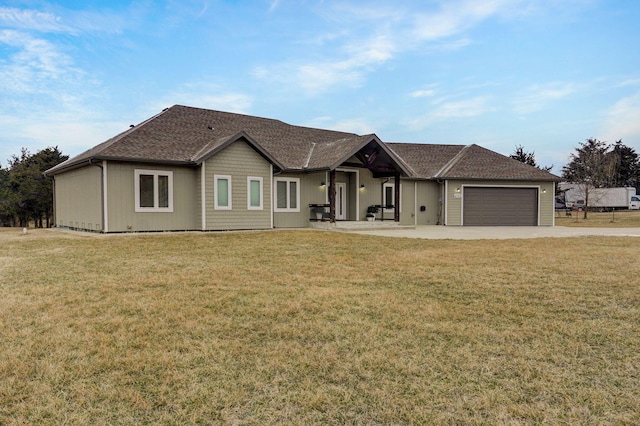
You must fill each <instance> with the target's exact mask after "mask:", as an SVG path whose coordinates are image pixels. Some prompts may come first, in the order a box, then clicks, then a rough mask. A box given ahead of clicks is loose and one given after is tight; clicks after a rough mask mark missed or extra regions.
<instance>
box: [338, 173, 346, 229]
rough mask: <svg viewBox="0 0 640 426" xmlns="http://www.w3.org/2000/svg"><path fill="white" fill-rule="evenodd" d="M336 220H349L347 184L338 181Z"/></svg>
mask: <svg viewBox="0 0 640 426" xmlns="http://www.w3.org/2000/svg"><path fill="white" fill-rule="evenodd" d="M336 220H347V184H346V183H344V182H337V183H336Z"/></svg>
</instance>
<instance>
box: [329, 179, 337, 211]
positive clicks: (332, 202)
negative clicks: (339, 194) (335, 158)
mask: <svg viewBox="0 0 640 426" xmlns="http://www.w3.org/2000/svg"><path fill="white" fill-rule="evenodd" d="M329 222H330V223H335V222H336V171H335V170H331V171H330V172H329Z"/></svg>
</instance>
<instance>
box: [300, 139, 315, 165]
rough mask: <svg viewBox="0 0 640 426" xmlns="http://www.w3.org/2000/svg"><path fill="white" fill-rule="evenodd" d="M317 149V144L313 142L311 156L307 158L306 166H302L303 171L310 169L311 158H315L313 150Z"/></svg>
mask: <svg viewBox="0 0 640 426" xmlns="http://www.w3.org/2000/svg"><path fill="white" fill-rule="evenodd" d="M314 149H316V143H315V142H311V149H310V150H309V155H308V156H307V161H306V162H305V163H304V166H302V168H303V169H308V168H309V162H310V161H311V157H312V156H313V150H314Z"/></svg>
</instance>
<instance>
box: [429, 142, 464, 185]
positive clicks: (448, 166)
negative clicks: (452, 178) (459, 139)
mask: <svg viewBox="0 0 640 426" xmlns="http://www.w3.org/2000/svg"><path fill="white" fill-rule="evenodd" d="M473 145H474V144H470V145H465V146H464V147H463V148H462V149H461V150H460V152H458V153H457V154H456V155H454V156H453V158H452V159H451V160H449V162H447V164H445V165H444V166H443V167H442V168H441V169H440V170H438V172H437V173H436V174H435V176H434V177H435V178H438V177H441V175H444V174H445V173H447V172H448V171H449V170H451V169H452V168H453V166H455V165H456V164H457V163H458V161H460V158H461V157H462V155H463V154H464V153H465V152H467V150H468V149H469V148H471V147H472V146H473Z"/></svg>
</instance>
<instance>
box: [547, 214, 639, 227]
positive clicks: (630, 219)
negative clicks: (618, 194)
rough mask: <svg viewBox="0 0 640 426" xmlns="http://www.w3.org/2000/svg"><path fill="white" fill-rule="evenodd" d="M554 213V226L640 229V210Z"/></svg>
mask: <svg viewBox="0 0 640 426" xmlns="http://www.w3.org/2000/svg"><path fill="white" fill-rule="evenodd" d="M583 215H584V213H583V212H571V213H570V216H567V215H566V214H565V213H564V212H557V213H556V226H588V227H599V228H628V227H632V228H637V227H640V210H620V211H613V212H608V213H599V212H588V214H587V218H586V219H584V218H583Z"/></svg>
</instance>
